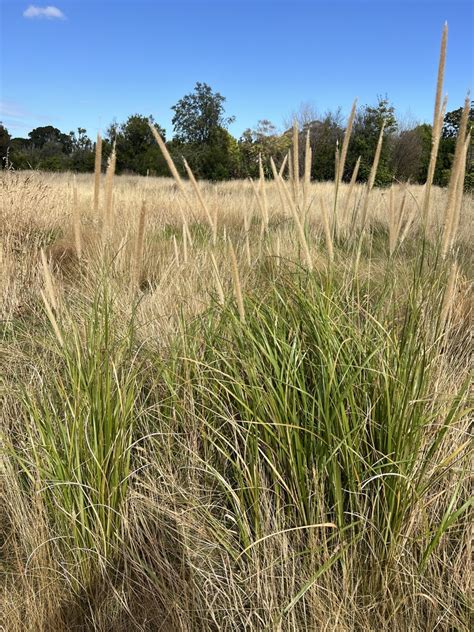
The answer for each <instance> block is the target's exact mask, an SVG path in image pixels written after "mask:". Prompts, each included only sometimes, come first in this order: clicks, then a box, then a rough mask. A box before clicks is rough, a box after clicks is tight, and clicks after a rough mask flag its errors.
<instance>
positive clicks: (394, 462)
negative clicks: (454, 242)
mask: <svg viewBox="0 0 474 632" xmlns="http://www.w3.org/2000/svg"><path fill="white" fill-rule="evenodd" d="M377 292H378V295H379V298H378V299H377V301H375V302H374V305H372V306H371V307H372V311H371V312H369V311H367V310H366V309H365V308H364V307H363V306H362V305H361V302H360V287H358V285H357V284H354V285H351V286H345V285H344V284H343V283H342V282H341V281H338V280H337V279H335V278H332V280H330V282H329V283H326V284H324V285H321V282H320V280H318V278H317V277H316V276H313V275H307V276H294V275H293V276H292V277H290V276H289V275H286V276H283V277H281V278H280V279H279V280H278V281H276V282H275V284H274V285H273V287H271V288H270V289H268V290H266V291H264V293H263V294H264V296H262V295H261V293H260V295H259V293H258V292H253V293H252V294H250V295H248V296H247V298H246V302H245V313H246V319H245V324H244V323H242V321H241V320H240V319H239V317H238V316H237V314H236V313H235V312H234V310H233V309H232V307H229V306H228V307H227V308H225V309H224V310H223V311H211V312H210V313H209V314H208V315H207V316H206V317H204V318H203V319H201V320H200V321H199V322H198V323H197V324H196V323H195V324H194V325H193V327H192V329H191V331H190V333H189V334H188V338H187V339H186V346H185V348H181V349H179V350H178V352H177V356H178V357H179V359H177V361H176V366H175V368H174V369H173V371H172V372H171V373H170V374H169V376H170V392H171V398H168V399H166V405H167V406H170V409H172V410H173V414H176V411H177V410H178V411H179V415H180V416H181V418H182V419H183V420H184V419H187V418H189V415H190V413H191V411H192V415H193V417H194V419H195V421H194V423H197V424H198V425H199V426H200V427H201V429H202V430H201V440H202V446H203V447H202V449H203V460H204V461H206V462H207V463H208V464H209V465H210V467H211V468H212V469H213V470H214V471H215V472H218V474H219V476H218V479H219V480H220V481H221V482H222V486H223V488H224V490H225V493H226V495H227V499H228V504H229V507H231V508H232V511H233V519H234V520H235V523H236V524H237V525H238V527H239V536H240V542H241V546H242V548H245V547H248V546H250V545H251V543H252V542H254V541H255V540H256V539H259V538H261V537H264V536H265V531H264V529H263V527H262V523H263V522H264V516H263V513H264V512H265V511H268V508H266V507H264V506H263V505H262V502H261V498H262V494H263V492H265V493H266V492H269V493H270V496H271V499H272V503H273V510H274V512H275V515H277V516H280V517H281V518H282V524H284V525H285V527H286V528H290V529H291V528H295V527H301V526H304V525H307V526H309V525H313V524H319V523H333V525H334V527H337V530H336V532H337V533H338V534H339V536H340V538H342V539H343V540H344V541H351V540H353V541H358V540H360V539H364V541H365V544H366V547H367V550H368V551H369V550H370V555H371V556H372V557H373V559H374V561H375V560H377V561H378V563H383V560H384V559H387V558H389V557H391V556H393V555H394V554H395V552H396V551H397V549H398V547H399V545H403V544H404V543H405V540H406V528H407V524H408V523H409V522H410V520H411V519H412V517H413V514H414V512H419V517H420V520H421V521H426V524H425V526H426V525H427V523H428V522H431V521H430V520H429V510H428V507H427V504H425V503H426V502H427V499H429V498H430V497H431V494H432V493H433V489H434V488H435V487H436V485H437V483H438V482H439V472H440V470H439V462H440V455H439V448H440V446H441V445H442V442H443V439H444V437H445V435H446V433H447V432H448V431H449V429H450V428H451V427H452V426H453V424H456V423H457V422H458V421H459V420H460V418H462V417H463V416H466V415H467V412H468V411H467V409H466V408H465V406H464V404H462V402H463V401H464V398H465V394H466V388H467V385H464V386H462V385H461V386H460V388H459V392H458V393H457V394H456V396H454V397H452V398H451V400H450V401H449V403H446V402H445V401H444V400H443V399H436V398H435V397H434V393H433V388H434V383H435V379H436V369H437V365H436V361H437V358H438V355H437V354H438V352H439V346H438V345H439V342H438V339H437V337H436V335H435V336H433V328H432V326H431V323H432V321H431V320H430V322H429V323H428V322H427V320H426V318H425V312H426V309H428V308H429V305H428V304H427V302H426V301H427V299H429V298H431V297H430V293H429V292H426V288H424V292H423V294H422V295H421V294H420V293H418V292H417V288H416V286H413V287H412V288H411V292H410V293H409V294H408V297H407V298H406V300H405V304H399V305H398V307H397V309H394V308H393V304H391V301H392V300H393V294H392V293H391V292H390V288H388V289H387V288H377ZM380 297H381V298H380ZM424 297H426V298H424ZM387 303H388V305H387ZM431 309H432V308H431ZM432 311H433V309H432ZM433 320H434V321H435V320H436V319H435V318H434V319H433ZM180 375H181V378H180V377H179V376H180ZM180 379H181V389H179V388H177V387H176V384H179V383H180ZM171 383H172V384H171ZM184 394H186V396H185V395H184ZM190 400H191V401H192V406H190V403H189V402H190ZM443 458H444V460H446V459H448V460H449V454H446V453H444V455H443ZM461 505H462V503H460V502H458V501H457V500H456V493H454V494H453V497H452V504H451V509H450V512H451V513H450V512H448V515H447V516H445V517H443V520H442V521H441V523H439V524H437V525H434V524H433V523H431V524H430V526H429V528H427V530H426V532H425V535H424V537H422V538H421V539H420V540H419V541H417V543H416V547H415V549H416V551H414V555H416V556H417V559H418V561H419V563H420V564H423V563H424V562H425V560H426V557H427V556H428V554H429V553H430V551H431V550H432V540H431V539H430V538H431V537H435V538H439V537H440V536H441V535H442V532H443V530H444V526H443V525H447V523H449V522H450V518H449V516H450V515H452V516H454V514H455V513H456V512H460V513H462V511H464V510H465V509H466V508H467V505H466V506H463V507H461ZM435 534H436V535H435Z"/></svg>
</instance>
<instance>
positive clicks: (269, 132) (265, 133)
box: [238, 119, 291, 178]
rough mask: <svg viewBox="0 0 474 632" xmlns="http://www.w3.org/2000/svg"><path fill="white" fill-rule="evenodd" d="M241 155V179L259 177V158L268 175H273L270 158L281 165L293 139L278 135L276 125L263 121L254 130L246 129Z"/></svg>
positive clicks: (241, 140)
mask: <svg viewBox="0 0 474 632" xmlns="http://www.w3.org/2000/svg"><path fill="white" fill-rule="evenodd" d="M238 144H239V149H240V155H241V173H240V175H241V177H244V178H246V177H251V178H256V177H258V173H259V170H258V157H259V155H261V156H262V163H263V168H264V170H265V173H266V175H270V174H271V168H270V158H273V159H274V160H275V162H276V164H277V165H278V164H280V163H281V162H282V161H283V159H284V157H285V154H286V153H287V151H288V149H289V148H290V146H291V137H290V136H288V135H287V134H278V132H277V129H276V127H275V125H274V124H273V123H272V122H271V121H269V120H268V119H261V120H260V121H258V123H257V125H256V126H255V127H254V128H253V129H250V128H248V129H246V130H245V131H244V132H243V134H242V136H241V137H240V139H239V143H238Z"/></svg>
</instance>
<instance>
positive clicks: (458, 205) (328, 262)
mask: <svg viewBox="0 0 474 632" xmlns="http://www.w3.org/2000/svg"><path fill="white" fill-rule="evenodd" d="M445 34H446V31H445ZM444 37H445V35H444ZM445 43H446V42H445V39H444V44H443V45H442V54H441V62H440V71H439V76H438V87H437V93H436V104H435V111H434V126H433V142H432V149H431V158H430V164H429V168H428V179H427V182H426V184H425V185H418V184H413V185H412V184H410V183H407V182H398V181H394V182H393V184H391V185H390V186H387V187H378V186H376V176H377V169H378V161H379V158H380V151H381V144H382V142H383V125H382V129H381V131H380V137H379V142H378V144H377V146H376V149H375V152H374V156H373V165H372V169H371V170H370V173H369V175H368V178H367V182H365V183H359V182H358V181H357V169H358V168H359V162H358V163H357V164H356V168H355V172H354V173H353V174H352V178H351V179H350V181H349V180H348V181H344V180H343V173H344V163H345V160H346V155H347V151H348V146H349V143H350V138H351V127H352V124H353V121H354V115H355V105H354V108H353V111H352V113H351V115H350V116H349V119H348V121H347V125H346V128H345V135H344V139H343V142H342V143H341V145H340V146H338V147H337V150H336V151H337V153H336V163H335V164H336V173H335V175H334V179H333V180H332V181H328V182H313V181H311V178H310V173H311V163H312V160H318V156H317V154H315V155H314V156H312V153H311V149H310V147H309V140H308V141H307V142H306V144H305V142H304V138H303V139H302V137H301V134H299V133H298V129H297V125H296V123H295V126H294V130H293V134H292V151H291V152H290V153H289V154H288V155H287V157H286V158H285V160H284V162H283V164H281V163H279V164H275V163H274V162H273V160H271V161H267V162H265V161H262V160H261V159H260V163H259V171H258V172H259V177H258V178H254V179H253V180H250V179H249V180H236V181H231V182H221V183H212V182H208V181H202V182H201V181H196V179H195V178H194V175H193V173H192V172H191V170H190V169H189V167H188V166H187V165H186V172H187V177H186V179H184V178H183V177H182V176H180V175H179V174H178V171H176V169H175V166H174V164H173V162H172V159H171V157H170V155H169V154H168V150H167V147H166V145H165V144H164V142H163V141H162V139H161V137H160V136H159V134H158V132H157V130H156V129H155V127H153V126H152V128H151V129H152V132H153V134H154V136H155V138H156V141H157V144H158V146H159V147H160V149H161V150H162V152H163V155H164V159H165V160H166V162H167V165H168V167H169V170H170V172H171V174H172V175H173V176H174V177H172V178H171V177H170V178H158V177H152V176H149V177H142V176H133V175H121V176H117V175H115V160H116V154H115V148H114V150H113V151H112V153H111V155H110V158H109V161H108V167H107V171H106V173H101V171H100V164H101V163H100V157H99V159H98V161H97V165H98V167H97V168H96V172H95V174H76V175H74V174H72V173H60V174H59V173H58V174H54V173H45V172H41V171H15V170H13V169H4V170H2V171H1V172H0V265H1V270H0V296H1V299H0V301H1V358H0V371H1V376H2V377H1V387H0V388H1V390H0V395H1V399H2V406H1V412H0V547H1V557H0V611H1V612H2V613H3V619H2V621H1V622H0V629H1V630H5V631H6V632H24V631H28V632H37V631H40V632H61V631H64V632H66V631H73V630H83V631H88V630H98V631H103V632H128V631H135V630H137V631H150V632H153V631H158V630H160V631H164V632H200V631H202V632H207V631H212V632H231V631H232V632H234V631H241V632H244V631H245V632H260V631H268V632H314V631H319V630H321V631H323V630H324V631H334V632H349V631H360V632H362V631H371V630H374V631H379V632H384V631H385V632H412V631H413V632H415V631H424V630H427V631H428V630H429V631H432V630H436V631H439V632H441V631H445V632H468V631H469V630H470V629H472V628H471V625H472V601H471V597H472V595H471V592H470V589H471V586H470V584H471V560H472V442H471V439H470V431H471V430H472V419H473V400H472V367H473V328H472V322H473V299H474V296H473V285H472V279H473V271H474V260H473V256H472V254H473V253H472V243H473V240H474V205H473V195H472V193H470V192H464V174H465V167H466V160H467V159H468V158H467V157H468V156H469V155H470V153H469V151H470V147H471V146H470V135H469V132H468V114H469V108H470V101H469V99H466V102H465V104H464V107H463V109H462V115H461V119H460V125H459V130H458V137H457V143H456V149H455V153H454V158H453V163H452V169H451V171H450V179H449V184H448V186H447V187H446V188H440V187H437V186H434V185H433V174H434V168H435V164H436V159H437V149H438V144H439V138H440V135H441V128H442V121H443V116H444V110H443V106H442V104H441V96H442V73H443V68H444V49H443V46H444V47H445ZM440 77H441V79H440ZM444 107H445V104H444ZM308 139H309V135H308ZM100 147H101V145H100V139H99V141H98V143H97V150H96V151H97V152H98V153H100ZM471 159H472V157H471ZM298 161H299V163H298Z"/></svg>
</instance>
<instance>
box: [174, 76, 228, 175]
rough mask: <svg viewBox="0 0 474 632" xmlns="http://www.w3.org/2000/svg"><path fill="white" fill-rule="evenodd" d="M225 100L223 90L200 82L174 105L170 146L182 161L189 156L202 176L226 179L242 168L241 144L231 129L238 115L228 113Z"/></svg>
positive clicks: (197, 172) (179, 163)
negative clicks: (220, 90)
mask: <svg viewBox="0 0 474 632" xmlns="http://www.w3.org/2000/svg"><path fill="white" fill-rule="evenodd" d="M224 102H225V97H223V96H222V95H221V94H220V93H219V92H213V91H212V88H211V87H210V86H209V85H207V84H206V83H199V82H198V83H196V85H195V88H194V92H192V93H190V94H186V95H185V96H184V97H183V98H182V99H180V100H179V101H178V102H177V103H176V105H174V106H173V107H172V110H173V111H174V116H173V119H172V122H173V129H174V133H175V136H174V139H173V143H171V145H170V148H171V150H172V153H173V155H174V156H175V157H176V158H177V163H178V165H181V163H182V161H181V160H180V159H181V157H182V156H183V157H185V158H186V160H187V161H188V163H189V165H190V166H191V168H192V170H193V171H194V173H195V175H196V176H198V177H200V178H205V179H208V180H223V179H226V178H232V177H235V176H236V175H237V174H238V172H239V162H240V157H239V147H238V145H237V143H236V141H235V139H234V138H233V137H232V136H231V135H230V134H229V132H228V131H227V127H228V125H229V124H230V123H231V122H232V121H233V120H234V118H233V117H226V116H225V112H224ZM181 168H182V165H181Z"/></svg>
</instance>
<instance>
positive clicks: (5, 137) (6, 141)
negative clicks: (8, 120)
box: [0, 123, 11, 169]
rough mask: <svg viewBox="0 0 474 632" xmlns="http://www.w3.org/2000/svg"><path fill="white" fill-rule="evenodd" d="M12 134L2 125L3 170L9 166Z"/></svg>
mask: <svg viewBox="0 0 474 632" xmlns="http://www.w3.org/2000/svg"><path fill="white" fill-rule="evenodd" d="M10 140H11V137H10V134H9V133H8V130H7V128H6V127H5V126H4V125H3V123H0V164H1V168H2V169H3V168H5V167H6V166H7V156H8V149H9V147H10Z"/></svg>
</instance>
